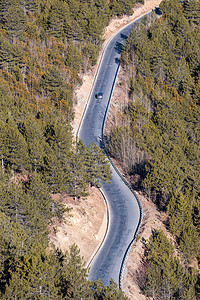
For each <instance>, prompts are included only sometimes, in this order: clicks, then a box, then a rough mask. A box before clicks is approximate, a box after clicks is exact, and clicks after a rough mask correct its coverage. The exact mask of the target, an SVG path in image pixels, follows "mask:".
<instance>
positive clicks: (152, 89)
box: [107, 0, 200, 300]
mask: <svg viewBox="0 0 200 300" xmlns="http://www.w3.org/2000/svg"><path fill="white" fill-rule="evenodd" d="M160 11H161V16H160V17H159V18H157V17H156V16H155V14H152V15H151V17H145V18H144V19H143V21H142V22H140V23H137V24H136V25H135V26H134V27H133V30H132V32H131V34H130V35H129V37H128V39H127V41H126V44H125V45H124V52H123V54H122V63H121V65H122V68H123V72H124V82H122V84H123V85H124V86H126V99H125V100H123V103H124V106H123V108H122V109H121V111H119V113H118V115H119V116H120V117H119V120H118V123H119V124H118V126H117V125H116V126H115V128H114V129H113V130H112V132H111V133H110V135H109V136H108V137H107V138H108V147H109V151H110V154H111V156H113V157H115V158H117V159H118V160H120V161H121V163H122V165H123V168H124V171H125V172H126V173H127V174H129V175H130V176H132V177H133V178H140V180H138V181H137V182H136V181H135V186H134V188H136V189H140V190H142V191H143V192H145V193H146V195H147V196H148V197H149V199H151V200H152V201H154V203H156V204H157V206H158V209H160V210H164V211H166V212H167V215H168V221H167V224H166V226H167V228H168V230H169V231H170V233H171V234H172V236H173V239H171V240H169V239H168V238H167V237H166V236H165V234H164V233H163V232H162V231H155V232H153V233H152V236H151V238H150V240H149V241H148V242H146V243H145V249H146V251H145V257H144V265H143V271H142V272H141V274H140V275H139V283H140V286H141V289H142V291H143V293H144V294H145V295H146V296H147V298H148V297H153V299H185V300H186V299H200V274H199V259H200V238H199V235H200V172H199V170H200V2H199V1H197V0H185V1H178V0H164V1H163V2H162V3H161V4H160Z"/></svg>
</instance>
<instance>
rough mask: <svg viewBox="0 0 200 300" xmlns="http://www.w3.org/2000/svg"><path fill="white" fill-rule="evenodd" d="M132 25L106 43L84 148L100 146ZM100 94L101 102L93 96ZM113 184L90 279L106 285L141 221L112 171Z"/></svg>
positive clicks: (82, 135)
mask: <svg viewBox="0 0 200 300" xmlns="http://www.w3.org/2000/svg"><path fill="white" fill-rule="evenodd" d="M132 26H133V23H132V24H131V25H129V26H127V27H126V28H124V29H123V30H121V31H120V32H119V33H118V34H117V35H115V36H114V38H112V40H111V41H110V42H109V44H108V46H107V48H106V50H105V52H104V55H103V58H102V61H101V65H100V68H99V71H98V74H97V77H96V80H95V83H94V86H93V90H92V92H91V96H90V99H89V102H88V105H87V109H86V111H85V114H84V118H83V121H82V124H81V127H80V130H79V138H80V139H82V140H83V141H84V142H85V144H86V145H87V146H89V145H90V144H91V143H93V142H95V143H96V144H97V145H99V146H100V144H101V140H102V128H103V124H104V118H105V115H106V112H107V108H108V105H109V101H110V98H111V95H112V89H113V86H114V82H115V78H116V76H117V73H118V69H119V60H120V54H121V50H122V43H123V42H124V40H125V39H126V38H127V36H128V33H129V32H130V31H131V28H132ZM98 92H103V99H96V97H95V95H96V94H97V93H98ZM112 173H113V174H112V175H113V179H112V183H111V184H105V183H103V184H102V191H103V193H104V195H105V197H106V199H107V203H108V208H109V226H108V231H107V235H106V238H105V240H104V242H103V244H102V247H101V248H100V250H99V252H98V253H97V255H96V256H95V258H94V259H93V260H92V263H91V266H90V267H91V269H90V272H89V279H90V280H96V279H98V278H100V279H101V280H102V282H103V283H104V284H106V285H107V284H108V283H109V280H110V277H112V278H113V279H114V281H116V282H117V283H118V284H119V275H120V269H121V265H122V261H123V259H124V256H125V253H126V251H127V248H128V246H129V244H130V243H131V241H132V240H133V237H134V234H135V232H136V230H137V227H138V224H139V221H140V217H141V216H140V208H139V205H138V202H137V200H136V198H135V196H134V194H133V193H132V192H131V191H130V189H129V188H128V186H127V185H126V184H125V183H124V182H123V180H122V179H121V178H120V176H119V175H118V174H117V172H116V171H115V170H114V168H113V167H112Z"/></svg>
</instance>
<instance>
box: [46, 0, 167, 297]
mask: <svg viewBox="0 0 200 300" xmlns="http://www.w3.org/2000/svg"><path fill="white" fill-rule="evenodd" d="M160 2H161V0H146V1H145V4H144V5H139V4H138V5H137V6H136V7H135V8H134V14H133V15H132V16H130V17H127V16H125V17H121V18H114V19H113V20H112V21H111V22H110V24H109V26H108V27H107V28H106V30H105V34H104V39H105V42H104V45H105V44H106V42H107V41H108V40H109V38H110V37H111V36H112V35H113V34H114V33H115V32H117V31H118V30H119V29H120V28H121V27H123V26H124V25H126V24H128V23H129V22H131V21H133V20H134V19H136V18H138V17H139V16H141V15H143V14H144V13H146V12H147V11H149V10H151V9H154V8H155V7H156V6H158V5H159V4H160ZM102 49H103V48H102ZM100 58H101V55H100V57H99V61H100ZM97 68H98V64H97V65H96V66H95V67H94V68H93V69H92V70H91V71H90V72H88V73H87V74H85V75H84V76H83V78H82V82H83V83H82V85H81V87H79V88H78V89H77V90H76V91H75V95H74V98H75V102H76V105H75V109H74V110H75V119H74V123H73V130H74V136H75V135H76V133H77V130H78V127H79V124H80V121H81V119H82V115H83V112H84V108H85V106H86V103H87V101H88V98H89V94H90V91H91V88H92V84H93V78H94V76H95V72H96V71H97ZM119 75H120V74H119ZM124 93H125V91H124V90H123V86H122V85H121V84H120V76H119V79H118V80H117V84H116V87H115V91H114V94H113V97H112V100H111V104H110V108H109V114H108V118H107V123H106V133H109V131H110V129H111V128H112V126H113V120H114V115H115V114H116V111H117V109H118V107H119V106H120V102H121V100H122V99H124ZM115 163H116V164H117V166H118V168H119V169H120V171H121V167H120V165H119V164H118V162H115ZM126 179H127V180H128V181H129V180H130V178H126ZM138 197H139V198H140V201H141V203H142V207H143V213H144V218H143V223H142V227H141V229H140V232H139V234H138V239H137V241H136V242H135V243H134V245H133V246H132V248H131V251H130V253H129V256H128V259H127V261H126V267H125V270H124V274H123V282H122V285H123V290H124V292H125V294H126V295H127V296H128V297H129V298H130V299H137V300H143V299H146V297H145V296H143V295H141V290H140V288H139V284H138V270H139V269H140V268H141V267H142V258H143V255H144V245H143V241H144V240H148V238H149V237H150V235H151V232H152V230H154V229H156V228H161V229H163V230H164V231H165V232H166V228H165V225H164V223H165V221H166V215H165V214H164V213H161V212H159V211H158V210H157V207H156V206H155V204H153V203H152V202H151V201H150V200H148V199H147V198H145V197H144V195H142V194H141V193H138ZM62 200H63V202H64V203H66V206H68V207H71V208H72V211H71V212H70V214H71V216H69V214H67V213H66V218H65V221H64V222H62V223H61V224H60V223H58V224H56V230H52V232H51V235H50V239H51V241H52V242H53V243H54V244H55V246H56V247H58V248H60V249H61V250H62V251H64V252H65V251H66V250H68V249H69V246H70V245H72V244H73V243H75V244H77V246H78V247H79V249H80V255H81V256H83V258H84V261H85V264H86V265H88V263H89V261H90V260H91V258H92V257H93V255H94V253H95V252H96V251H97V249H98V248H99V246H100V245H101V243H102V240H103V238H104V236H105V233H106V228H107V208H106V205H105V202H104V198H103V196H102V194H101V192H100V191H99V190H98V189H97V188H91V189H90V196H88V197H87V198H83V199H80V200H73V199H72V198H70V197H68V196H67V195H62Z"/></svg>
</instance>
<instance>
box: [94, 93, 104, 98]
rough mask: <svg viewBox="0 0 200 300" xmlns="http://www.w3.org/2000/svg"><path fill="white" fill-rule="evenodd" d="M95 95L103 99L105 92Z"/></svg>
mask: <svg viewBox="0 0 200 300" xmlns="http://www.w3.org/2000/svg"><path fill="white" fill-rule="evenodd" d="M95 96H96V98H97V99H103V93H97V94H96V95H95Z"/></svg>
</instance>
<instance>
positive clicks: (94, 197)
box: [50, 187, 107, 265]
mask: <svg viewBox="0 0 200 300" xmlns="http://www.w3.org/2000/svg"><path fill="white" fill-rule="evenodd" d="M62 201H63V202H64V203H65V204H66V206H67V207H69V208H72V210H71V211H70V213H69V214H70V215H71V216H69V214H68V213H66V216H65V218H64V219H65V220H64V222H62V223H61V224H59V223H57V224H55V226H54V228H52V232H51V235H50V239H51V242H53V243H54V245H55V246H56V247H57V248H59V249H61V250H62V251H63V252H65V251H66V250H68V249H69V246H70V245H72V244H74V243H75V244H76V245H77V246H78V247H79V249H80V255H81V256H82V257H83V258H84V261H85V263H86V265H87V264H88V262H89V261H90V259H91V258H92V256H93V254H94V253H95V252H96V251H97V249H98V247H99V245H100V244H101V242H102V239H103V237H104V235H105V232H106V228H107V207H106V205H105V202H104V198H103V197H102V194H101V192H100V191H99V189H97V188H94V187H93V188H90V195H89V196H88V197H87V198H81V199H79V200H74V199H73V198H71V197H69V196H67V195H64V196H62Z"/></svg>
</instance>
